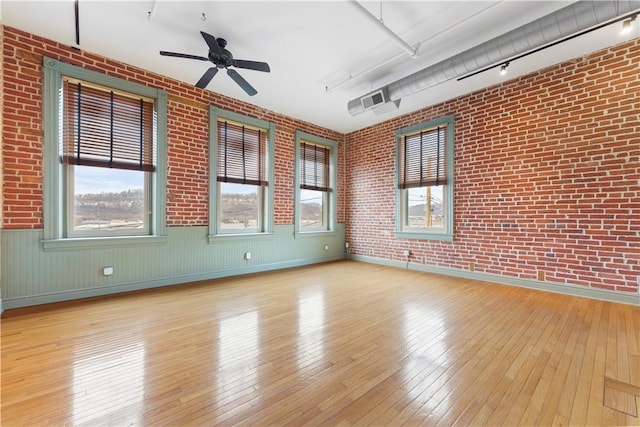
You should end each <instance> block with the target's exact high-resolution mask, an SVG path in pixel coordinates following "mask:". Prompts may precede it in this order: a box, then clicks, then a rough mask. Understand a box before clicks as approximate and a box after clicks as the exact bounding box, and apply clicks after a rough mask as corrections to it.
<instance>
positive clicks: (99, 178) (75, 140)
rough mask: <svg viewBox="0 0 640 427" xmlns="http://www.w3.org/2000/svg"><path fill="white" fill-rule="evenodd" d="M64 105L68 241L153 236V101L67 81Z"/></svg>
mask: <svg viewBox="0 0 640 427" xmlns="http://www.w3.org/2000/svg"><path fill="white" fill-rule="evenodd" d="M62 103H63V107H62V108H63V114H62V122H63V125H62V141H63V145H62V151H63V152H62V163H63V165H64V166H63V167H64V169H65V180H66V183H65V190H66V204H67V205H66V206H65V207H66V212H67V216H66V220H67V221H66V222H67V223H66V230H67V235H68V236H69V237H80V236H115V235H145V234H149V230H150V217H149V214H150V209H149V206H150V202H151V200H150V199H151V185H150V175H151V174H152V173H153V172H155V169H156V166H155V163H156V161H155V157H156V156H155V155H154V154H155V153H154V145H155V144H154V140H155V132H154V129H155V127H156V124H155V111H154V100H153V99H148V98H144V97H140V96H136V95H134V94H131V93H127V92H120V91H114V90H112V89H110V88H107V87H103V86H98V85H94V84H91V83H89V82H86V81H82V80H78V79H73V78H69V77H66V76H65V77H64V78H63V86H62Z"/></svg>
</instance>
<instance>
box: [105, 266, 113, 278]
mask: <svg viewBox="0 0 640 427" xmlns="http://www.w3.org/2000/svg"><path fill="white" fill-rule="evenodd" d="M102 274H104V275H105V276H111V275H112V274H113V266H111V265H109V266H107V267H104V268H103V269H102Z"/></svg>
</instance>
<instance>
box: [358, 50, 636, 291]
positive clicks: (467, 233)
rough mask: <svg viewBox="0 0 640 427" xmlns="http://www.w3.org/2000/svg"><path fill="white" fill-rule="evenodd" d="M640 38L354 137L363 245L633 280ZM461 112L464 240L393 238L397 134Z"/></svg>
mask: <svg viewBox="0 0 640 427" xmlns="http://www.w3.org/2000/svg"><path fill="white" fill-rule="evenodd" d="M638 64H640V40H638V39H636V40H635V41H631V42H628V43H625V44H622V45H619V46H615V47H612V48H610V49H607V50H604V51H601V52H598V53H595V54H592V55H589V56H585V57H583V58H578V59H576V60H573V61H569V62H566V63H563V64H559V65H556V66H553V67H550V68H547V69H544V70H542V71H539V72H536V73H534V74H531V75H527V76H524V77H521V78H518V79H515V80H512V81H509V82H506V83H504V84H501V85H499V86H495V87H491V88H487V89H485V90H480V91H478V92H475V93H472V94H470V95H467V96H463V97H460V98H457V99H454V100H450V101H447V102H445V103H443V104H440V105H436V106H433V107H429V108H425V109H423V110H420V111H417V112H414V113H411V114H408V115H405V116H402V117H400V118H397V119H393V120H389V121H387V122H384V123H382V124H379V125H376V126H373V127H369V128H366V129H362V130H360V131H357V132H354V133H351V134H349V135H347V153H346V155H347V159H346V168H347V171H346V188H347V198H346V200H347V208H346V224H347V227H346V238H347V241H348V242H349V243H350V245H351V247H350V251H351V252H352V253H354V254H359V255H368V256H374V257H380V258H387V259H388V258H391V259H395V260H404V257H403V256H402V251H403V249H410V250H411V253H412V257H411V261H412V262H417V263H423V264H428V265H434V266H442V267H451V268H457V269H463V270H475V271H480V272H487V273H495V274H500V275H505V276H513V277H519V278H525V279H539V280H546V281H549V282H557V283H567V284H568V283H570V284H575V285H581V286H590V287H594V288H601V289H608V290H616V291H623V292H637V291H638V285H637V282H636V280H637V279H636V277H637V276H640V67H639V66H638ZM448 114H452V115H454V116H455V120H456V123H455V164H456V168H455V238H454V241H453V242H435V241H424V240H414V239H397V238H395V236H394V229H395V208H396V207H395V188H394V173H395V171H394V155H395V141H394V132H395V131H396V130H397V129H400V128H403V127H406V126H410V125H415V124H418V123H421V122H424V121H428V120H431V119H435V118H438V117H441V116H444V115H448Z"/></svg>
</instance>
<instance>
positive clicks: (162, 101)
mask: <svg viewBox="0 0 640 427" xmlns="http://www.w3.org/2000/svg"><path fill="white" fill-rule="evenodd" d="M43 65H44V89H43V105H44V240H43V245H44V249H45V250H47V249H53V250H58V249H65V248H77V247H102V246H119V245H125V246H127V245H130V244H131V243H132V242H135V244H141V243H149V244H156V243H162V242H165V241H166V236H167V227H166V223H167V221H166V199H167V190H166V188H167V185H166V183H167V111H168V107H167V105H168V101H167V99H168V97H167V93H166V92H165V91H164V90H161V89H157V88H152V87H149V86H145V85H142V84H139V83H134V82H130V81H127V80H123V79H120V78H118V77H114V76H108V75H106V74H102V73H100V72H97V71H92V70H87V69H85V68H82V67H78V66H75V65H71V64H67V63H65V62H61V61H58V60H55V59H52V58H48V57H45V58H44V59H43ZM63 76H68V77H73V78H77V79H80V80H85V81H88V82H91V83H95V84H99V85H102V86H106V87H110V88H113V89H116V90H122V91H125V92H130V93H134V94H136V95H141V96H145V97H147V98H153V99H155V103H156V114H157V146H156V150H157V159H156V162H157V164H156V171H155V172H154V173H153V174H152V176H151V179H152V182H151V188H152V190H151V193H152V194H151V211H152V212H153V215H152V219H151V222H150V234H149V235H145V236H122V237H108V238H102V237H87V238H73V239H69V238H66V237H65V235H64V221H65V217H64V216H65V214H64V210H65V209H66V206H65V200H64V191H63V190H64V188H63V185H64V179H63V173H64V171H63V166H62V163H61V162H60V147H61V145H62V141H61V140H60V132H59V129H60V126H61V123H62V114H61V102H60V94H61V91H62V77H63ZM85 244H86V245H85Z"/></svg>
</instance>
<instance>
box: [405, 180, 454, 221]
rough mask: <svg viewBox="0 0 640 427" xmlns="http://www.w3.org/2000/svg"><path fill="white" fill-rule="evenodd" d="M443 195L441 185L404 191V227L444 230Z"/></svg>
mask: <svg viewBox="0 0 640 427" xmlns="http://www.w3.org/2000/svg"><path fill="white" fill-rule="evenodd" d="M444 194H445V192H444V186H442V185H440V186H438V187H435V186H431V187H414V188H408V189H406V190H404V197H405V207H406V208H405V215H404V217H405V224H404V226H405V227H408V228H410V229H415V230H425V231H426V230H432V231H438V230H444V226H445V218H444V217H445V210H444ZM427 201H428V202H427Z"/></svg>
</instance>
